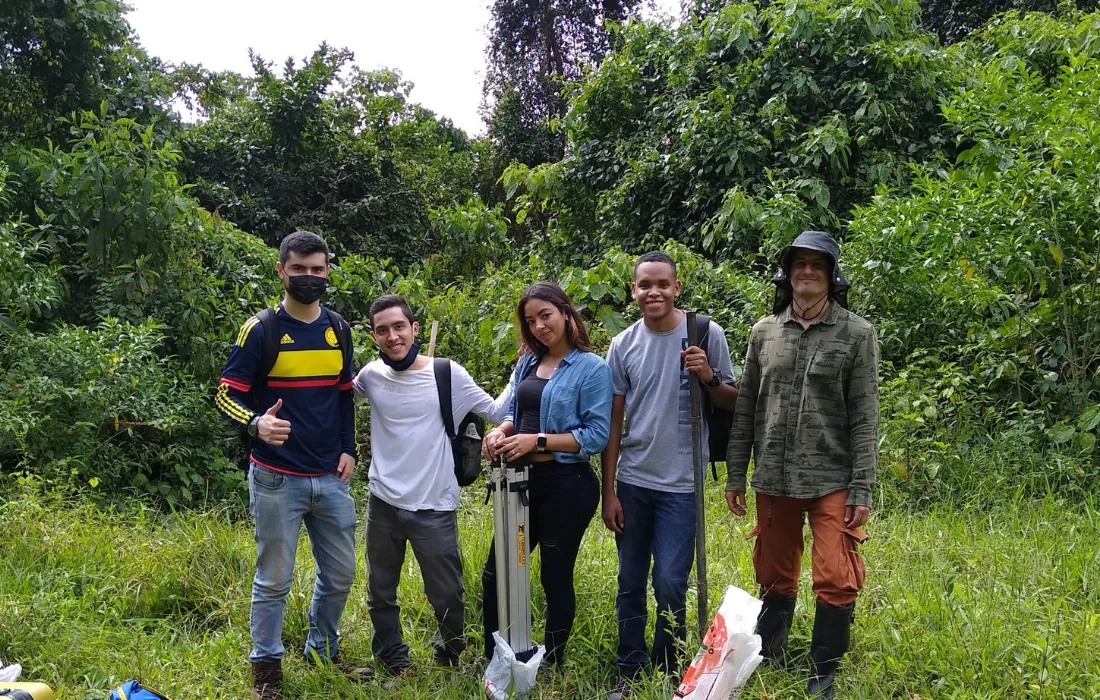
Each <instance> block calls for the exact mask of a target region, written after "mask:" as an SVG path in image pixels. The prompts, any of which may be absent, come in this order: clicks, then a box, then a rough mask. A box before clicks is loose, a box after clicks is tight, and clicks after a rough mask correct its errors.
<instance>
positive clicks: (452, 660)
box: [433, 651, 458, 668]
mask: <svg viewBox="0 0 1100 700" xmlns="http://www.w3.org/2000/svg"><path fill="white" fill-rule="evenodd" d="M433 660H434V661H435V665H436V666H446V667H447V668H454V667H455V666H457V665H458V655H457V654H448V653H446V652H438V651H437V652H435V656H434V657H433Z"/></svg>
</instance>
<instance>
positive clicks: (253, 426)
mask: <svg viewBox="0 0 1100 700" xmlns="http://www.w3.org/2000/svg"><path fill="white" fill-rule="evenodd" d="M259 430H260V415H259V414H258V413H257V414H256V415H255V416H253V417H252V420H250V421H249V422H248V434H249V436H250V437H256V435H257V434H258V433H259Z"/></svg>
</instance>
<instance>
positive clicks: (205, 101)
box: [182, 46, 476, 264]
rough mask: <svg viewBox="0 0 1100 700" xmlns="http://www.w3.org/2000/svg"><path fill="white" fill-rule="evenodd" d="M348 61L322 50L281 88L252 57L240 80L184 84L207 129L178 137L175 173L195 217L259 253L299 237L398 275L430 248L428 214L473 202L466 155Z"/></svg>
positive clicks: (402, 93)
mask: <svg viewBox="0 0 1100 700" xmlns="http://www.w3.org/2000/svg"><path fill="white" fill-rule="evenodd" d="M352 58H353V57H352V55H351V53H350V52H348V51H337V50H334V49H331V48H329V47H327V46H322V47H321V48H320V49H318V50H317V51H316V52H315V53H314V54H313V55H312V56H311V57H310V58H309V59H308V60H306V61H305V62H304V63H303V64H302V65H301V66H296V65H295V63H294V62H293V61H290V60H288V61H287V64H286V66H285V67H284V69H283V71H282V75H281V76H280V75H279V74H277V73H276V72H275V71H273V70H272V67H271V64H270V63H268V62H265V61H263V60H262V59H261V58H260V57H258V56H253V60H252V63H253V68H254V70H255V73H256V75H255V77H254V78H251V79H248V80H243V81H242V80H241V78H240V76H235V75H229V76H219V75H211V74H202V78H203V81H202V82H201V87H199V88H195V87H194V86H195V79H194V75H193V74H191V75H189V78H190V82H186V83H185V85H188V86H191V88H190V89H191V90H194V92H195V94H196V96H197V99H198V101H199V104H200V105H201V107H202V109H203V110H204V111H205V112H206V113H207V115H208V118H207V120H206V121H203V122H201V123H198V124H195V125H193V126H190V127H188V128H187V129H186V130H185V131H184V134H183V136H182V148H183V152H184V155H185V160H184V163H183V165H182V171H183V173H184V175H185V176H186V178H187V179H188V180H189V181H190V182H193V183H194V184H195V189H194V190H193V192H192V194H193V196H195V197H196V198H197V199H198V200H199V202H200V203H201V204H202V205H203V206H204V207H206V208H207V209H210V210H212V211H217V212H218V213H219V214H220V215H221V216H223V217H225V218H226V219H228V220H230V221H232V222H233V223H235V224H236V225H237V226H239V227H240V228H242V229H243V230H245V231H248V232H249V233H253V234H255V235H257V236H259V237H260V238H262V239H264V240H265V241H267V242H268V243H272V244H277V243H278V241H279V240H281V239H282V237H283V236H285V235H286V234H288V233H291V232H292V231H295V230H297V229H308V230H312V231H315V232H317V233H319V234H321V235H322V236H325V237H326V238H327V240H328V241H329V243H330V245H331V246H332V247H333V248H334V249H335V250H337V251H338V252H352V251H355V252H361V253H367V254H370V255H377V256H381V257H392V258H394V259H396V260H398V261H399V262H401V263H402V264H408V263H410V262H412V261H414V260H419V259H422V258H423V257H425V256H427V255H428V253H429V252H430V251H432V250H434V249H436V248H438V246H439V243H440V238H439V236H438V235H437V234H436V232H435V231H434V230H433V228H432V226H431V220H430V219H431V215H432V213H433V212H435V211H437V210H440V209H445V208H448V207H453V206H464V205H465V204H466V202H467V200H469V199H470V197H471V196H472V195H473V191H474V186H475V184H476V183H475V179H474V159H475V151H474V149H473V148H472V146H471V143H470V141H469V139H468V138H467V137H466V135H465V134H464V133H463V132H462V131H461V130H459V129H456V128H455V127H454V126H452V125H451V124H450V122H449V121H446V120H444V121H440V120H438V119H436V118H435V116H434V115H433V114H432V113H431V112H429V111H427V110H425V109H423V108H421V107H420V106H418V105H415V104H410V103H409V102H408V100H407V98H408V92H409V89H410V88H411V85H409V84H408V83H406V82H404V81H402V80H401V76H400V75H399V74H398V73H397V72H395V71H388V70H382V71H375V72H367V71H363V70H361V69H359V68H357V67H355V66H354V65H351V61H352ZM345 70H346V71H347V73H346V74H344V73H343V72H342V71H345ZM200 74H201V71H200ZM216 87H220V89H215V88H216Z"/></svg>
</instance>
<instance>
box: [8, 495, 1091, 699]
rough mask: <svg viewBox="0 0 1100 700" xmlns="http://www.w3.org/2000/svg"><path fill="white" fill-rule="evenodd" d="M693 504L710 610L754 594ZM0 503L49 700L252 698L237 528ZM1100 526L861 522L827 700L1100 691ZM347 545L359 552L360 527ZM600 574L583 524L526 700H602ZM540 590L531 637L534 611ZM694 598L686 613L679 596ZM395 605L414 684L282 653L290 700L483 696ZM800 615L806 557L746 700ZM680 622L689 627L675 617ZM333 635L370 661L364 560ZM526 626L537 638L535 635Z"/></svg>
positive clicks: (476, 675)
mask: <svg viewBox="0 0 1100 700" xmlns="http://www.w3.org/2000/svg"><path fill="white" fill-rule="evenodd" d="M360 496H362V494H361V493H360ZM708 496H709V500H710V509H709V512H708V518H709V520H708V523H709V527H708V528H707V529H708V552H709V557H710V569H709V574H710V585H711V590H710V599H711V601H712V607H713V605H714V604H716V601H717V600H718V599H719V597H720V595H721V593H722V591H723V590H724V588H725V586H726V585H729V584H733V585H738V586H741V587H743V588H746V589H748V590H754V586H753V575H752V559H751V548H750V543H748V542H746V541H745V539H744V537H745V535H746V534H747V532H748V530H749V525H750V521H749V520H748V519H742V520H737V519H734V518H732V517H731V516H730V515H729V514H728V513H727V512H726V511H725V508H724V505H723V504H722V502H721V500H720V499H721V494H720V493H719V491H718V488H717V487H715V488H714V490H713V492H711V493H710V494H709V495H708ZM466 497H467V500H466V503H465V506H464V508H463V510H462V511H461V514H460V527H461V531H462V545H463V555H464V560H465V578H466V588H467V605H468V609H469V614H468V618H467V619H468V626H469V629H468V632H469V634H470V635H471V637H475V638H477V637H478V636H479V634H480V631H479V630H480V611H479V610H480V588H481V584H480V573H481V566H482V564H483V562H484V557H485V554H486V552H487V550H488V546H489V542H490V539H491V516H490V511H489V509H488V507H486V506H483V505H482V504H481V499H480V497H481V493H480V492H478V491H476V490H468V492H467V493H466ZM8 498H9V500H7V501H6V502H4V503H3V504H2V505H0V658H3V659H5V660H9V659H10V660H18V661H19V662H21V663H22V664H23V666H24V678H25V679H27V678H29V679H41V680H44V681H46V682H48V683H50V684H51V685H53V686H54V687H55V688H57V689H58V690H59V697H61V698H63V699H64V698H77V699H82V698H90V697H105V696H106V693H107V691H108V690H109V689H110V688H111V687H113V686H114V685H116V684H118V683H120V682H121V681H123V680H126V679H128V678H131V677H140V678H142V679H144V680H146V681H147V682H149V683H150V684H152V685H154V686H156V687H159V688H161V689H162V690H163V691H165V692H166V693H168V694H169V695H171V696H172V697H173V698H175V700H181V699H185V698H226V699H229V698H232V699H238V698H242V697H246V696H247V683H248V662H247V655H248V651H249V648H250V643H249V637H248V608H249V593H250V582H251V575H252V557H253V552H254V546H253V542H252V533H251V530H250V528H249V524H248V522H247V521H242V520H235V519H234V518H232V517H230V513H229V512H228V511H224V510H221V511H212V512H186V513H179V514H171V515H165V514H163V513H160V512H157V511H155V510H150V509H145V508H142V507H141V506H132V507H129V508H127V509H125V510H118V509H112V508H103V507H97V506H95V505H93V504H91V503H89V502H87V501H82V500H68V501H60V500H57V501H54V500H50V499H48V498H45V497H42V496H38V495H32V494H30V493H26V492H20V493H11V492H9V493H8ZM360 510H362V508H361V509H360ZM1098 520H1100V514H1098V512H1097V509H1096V507H1095V505H1094V504H1076V505H1073V506H1069V505H1067V504H1065V503H1062V502H1059V501H1056V500H1054V499H1047V500H1041V501H1017V502H1012V503H1004V504H1000V505H997V506H995V507H992V508H991V509H987V510H982V511H979V510H952V509H950V508H948V507H943V508H940V509H932V510H926V511H922V512H919V513H902V512H892V513H882V514H879V515H877V516H876V517H875V519H874V520H873V521H872V524H871V525H870V526H869V528H868V529H869V531H870V532H871V533H872V539H871V541H870V542H869V543H868V544H867V545H866V547H865V549H864V552H865V554H866V556H867V560H868V571H869V574H868V583H867V588H866V590H865V591H864V593H863V595H862V596H861V598H860V601H859V604H858V606H857V622H856V625H855V629H854V644H853V649H852V652H851V653H850V654H849V657H848V658H847V660H846V663H845V667H844V674H843V678H842V680H841V682H840V688H839V696H840V697H844V698H911V699H912V698H918V697H919V698H1095V697H1100V662H1098V659H1100V522H1098ZM359 536H360V542H361V541H362V529H360V532H359ZM361 552H362V546H361V545H360V553H361ZM808 556H809V554H808V550H807V560H808ZM536 559H537V557H536ZM312 568H313V567H312V562H311V560H310V555H309V550H308V546H307V545H306V542H305V540H304V538H303V541H302V543H301V547H300V549H299V567H298V570H297V573H296V580H295V584H294V587H293V590H292V592H291V595H290V600H289V604H288V609H287V616H286V628H285V637H286V639H285V641H286V644H287V647H288V649H298V648H300V647H301V646H302V644H303V643H304V639H305V624H306V616H307V611H308V605H309V596H310V593H311V586H312V577H313V573H312ZM615 574H616V556H615V545H614V539H613V537H612V536H611V535H610V534H609V533H608V532H606V531H605V530H604V528H603V527H602V525H599V523H598V521H594V522H593V524H592V526H591V528H590V529H589V532H588V534H587V536H586V539H585V544H584V547H583V549H582V551H581V556H580V561H579V562H578V566H577V576H576V584H577V589H578V611H577V622H576V626H575V628H574V633H573V637H572V639H571V640H570V643H569V653H568V660H567V662H566V667H565V669H564V671H562V672H555V671H549V672H546V671H544V672H541V673H540V677H539V689H538V692H537V693H536V694H535V695H534V696H533V697H535V698H569V699H571V700H588V699H593V698H602V697H603V694H604V693H606V691H607V690H608V689H609V688H610V687H611V686H612V685H613V683H614V681H615V667H614V655H615V642H616V627H615V613H614V600H615V588H616V586H615ZM535 581H536V583H535V584H534V585H533V586H532V596H533V604H534V607H535V610H536V617H537V619H538V620H539V621H540V622H539V624H540V625H541V620H542V617H543V609H544V598H543V596H542V591H541V589H540V587H539V586H538V585H537V578H536V579H535ZM689 595H690V596H691V598H692V599H691V600H689V610H694V595H695V593H694V590H693V591H692V592H691V593H690V594H689ZM400 599H401V604H402V606H403V611H402V612H403V621H404V628H405V634H406V637H407V639H408V640H409V642H410V643H411V645H412V648H413V661H414V663H415V664H416V665H417V666H418V670H417V674H416V676H415V677H414V678H413V679H412V680H409V681H407V682H402V683H400V684H398V685H397V686H396V687H386V686H385V685H383V683H382V682H373V683H369V684H365V685H363V686H358V685H356V684H354V683H352V682H350V681H348V680H346V679H345V678H343V677H341V676H340V675H339V674H338V673H335V672H333V671H331V670H325V669H314V668H311V667H307V666H306V664H305V663H304V662H302V661H300V660H299V659H298V658H296V657H295V656H290V657H288V659H287V660H286V662H285V664H284V668H285V671H286V676H287V693H286V695H287V697H288V698H300V697H326V698H364V697H365V698H401V699H402V700H417V699H424V700H427V699H429V698H430V699H431V700H451V699H455V700H457V699H463V700H469V699H471V698H478V697H480V696H481V691H480V678H481V672H482V669H483V665H482V664H481V662H480V661H479V659H478V654H476V653H474V652H476V650H477V649H479V648H480V647H479V645H477V644H475V645H474V647H473V649H472V650H471V652H469V653H468V656H466V657H464V659H463V663H462V665H461V666H460V667H459V668H458V669H447V670H444V669H435V668H433V667H431V665H430V662H431V646H430V638H431V634H432V631H433V630H434V619H433V616H432V612H431V609H430V607H429V606H428V605H427V603H426V601H425V599H424V596H423V592H422V586H421V583H420V575H419V571H418V570H417V567H416V564H415V562H414V561H413V559H412V557H411V556H410V557H409V560H408V563H407V564H406V567H405V571H404V576H403V579H402V585H401V595H400ZM651 606H652V602H651ZM812 610H813V599H812V594H811V592H810V580H809V569H808V561H807V568H806V569H805V571H804V575H803V587H802V592H801V594H800V596H799V604H798V611H797V618H796V623H795V628H794V632H793V636H792V651H793V652H795V659H794V663H795V665H794V667H793V668H792V669H791V670H790V671H780V670H770V669H763V668H762V669H761V670H760V671H758V672H757V674H756V675H755V676H754V677H753V680H752V681H751V683H750V685H749V686H748V688H747V689H746V690H745V692H744V693H743V695H742V697H748V698H790V697H801V695H802V689H803V687H804V684H805V679H804V676H805V672H806V669H805V666H806V663H807V660H806V651H807V647H808V645H809V634H810V629H811V626H812V619H811V618H812ZM651 621H652V617H651ZM689 626H690V628H691V629H695V624H694V621H693V620H691V619H690V613H689ZM342 632H343V643H344V645H345V652H344V653H345V654H347V656H348V658H349V659H351V660H355V661H360V662H370V661H371V659H370V653H369V649H370V633H371V627H370V623H369V620H368V616H367V612H366V595H365V590H364V585H363V569H362V565H361V564H360V576H359V580H358V581H357V582H356V586H355V588H354V590H353V593H352V597H351V599H350V602H349V605H348V610H347V612H346V614H345V617H344V622H343V629H342ZM541 632H542V631H541V626H540V627H538V628H537V631H536V638H541ZM674 686H675V682H674V681H673V680H672V679H653V680H652V681H651V682H649V684H648V685H647V686H646V687H645V688H643V689H642V691H641V693H640V697H643V698H664V699H667V698H670V697H671V696H672V691H673V689H674Z"/></svg>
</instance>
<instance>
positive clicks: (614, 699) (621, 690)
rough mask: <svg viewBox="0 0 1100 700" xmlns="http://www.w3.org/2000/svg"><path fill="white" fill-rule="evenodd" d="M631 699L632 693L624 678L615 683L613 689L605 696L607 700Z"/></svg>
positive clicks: (628, 682)
mask: <svg viewBox="0 0 1100 700" xmlns="http://www.w3.org/2000/svg"><path fill="white" fill-rule="evenodd" d="M632 697H634V691H633V689H632V688H631V684H630V681H629V680H627V679H626V678H623V679H621V680H620V681H619V682H618V683H616V684H615V689H614V690H612V691H611V692H610V693H608V694H607V700H630V698H632Z"/></svg>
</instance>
